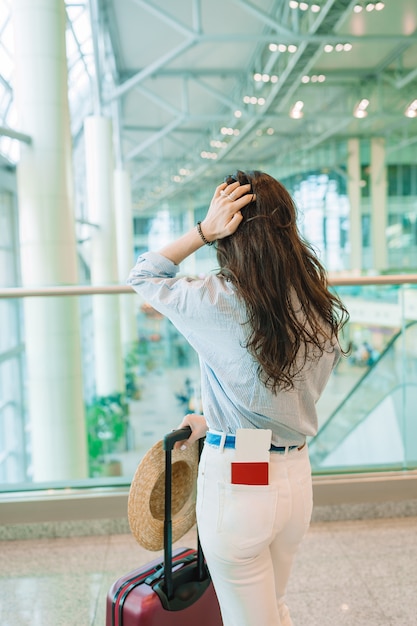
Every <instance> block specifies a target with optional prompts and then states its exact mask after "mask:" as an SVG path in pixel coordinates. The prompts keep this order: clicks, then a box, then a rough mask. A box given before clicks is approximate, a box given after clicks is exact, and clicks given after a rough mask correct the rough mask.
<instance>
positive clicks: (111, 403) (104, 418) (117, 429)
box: [86, 393, 129, 476]
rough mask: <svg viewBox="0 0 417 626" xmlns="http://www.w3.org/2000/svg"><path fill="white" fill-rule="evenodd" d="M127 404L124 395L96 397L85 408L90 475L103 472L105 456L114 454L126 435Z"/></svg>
mask: <svg viewBox="0 0 417 626" xmlns="http://www.w3.org/2000/svg"><path fill="white" fill-rule="evenodd" d="M128 409H129V407H128V403H127V402H126V398H125V395H124V394H121V393H115V394H111V395H109V396H97V397H95V398H93V401H92V402H91V403H90V404H89V405H88V406H87V407H86V422H87V437H88V455H89V467H90V474H91V475H93V476H95V475H100V474H102V472H103V467H104V465H103V464H104V460H105V456H106V455H108V454H110V453H112V452H114V451H115V449H116V446H117V443H118V442H119V441H120V440H121V439H122V438H123V437H124V436H125V435H126V429H127V423H128V412H129V411H128Z"/></svg>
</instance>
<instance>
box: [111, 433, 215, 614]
mask: <svg viewBox="0 0 417 626" xmlns="http://www.w3.org/2000/svg"><path fill="white" fill-rule="evenodd" d="M189 434H190V430H189V429H187V431H186V434H185V435H184V429H183V430H182V431H175V433H170V435H168V436H167V437H166V438H165V442H164V443H165V444H166V445H167V446H168V447H167V448H166V463H167V464H166V481H167V482H166V486H165V492H166V494H167V493H168V501H166V528H165V545H164V559H163V560H161V559H160V558H159V559H156V560H154V561H152V562H150V563H148V564H147V565H144V566H143V567H141V568H138V569H136V570H134V571H132V572H130V573H128V574H126V575H125V576H122V577H121V578H119V580H117V581H116V582H115V583H114V584H113V585H112V587H111V588H110V590H109V592H108V594H107V607H106V626H188V625H190V626H191V625H197V626H222V624H223V622H222V618H221V614H220V608H219V603H218V601H217V597H216V594H215V591H214V587H213V583H212V582H211V579H210V575H209V573H208V570H207V568H206V566H205V563H204V557H203V554H202V551H201V546H200V542H198V547H197V550H194V549H192V548H180V549H177V550H175V551H174V552H172V541H171V517H170V495H169V494H170V483H171V472H170V467H171V456H170V451H171V450H172V446H173V445H174V443H175V441H177V440H178V441H180V440H182V439H186V438H187V437H188V436H189ZM168 438H169V443H168V444H167V439H168ZM167 509H168V513H167Z"/></svg>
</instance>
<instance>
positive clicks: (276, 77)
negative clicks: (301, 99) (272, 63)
mask: <svg viewBox="0 0 417 626" xmlns="http://www.w3.org/2000/svg"><path fill="white" fill-rule="evenodd" d="M277 82H278V76H277V75H276V74H272V76H271V83H277Z"/></svg>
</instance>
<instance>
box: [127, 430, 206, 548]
mask: <svg viewBox="0 0 417 626" xmlns="http://www.w3.org/2000/svg"><path fill="white" fill-rule="evenodd" d="M197 468H198V443H197V442H196V443H194V444H192V445H191V446H187V448H186V449H185V450H173V451H172V541H173V542H174V541H177V540H178V539H181V537H182V536H183V535H185V533H186V532H187V531H188V530H189V529H190V528H192V526H194V524H195V521H196V516H195V500H196V482H197ZM164 514H165V451H164V449H163V442H162V441H158V443H156V444H155V445H154V446H153V447H152V448H151V449H150V450H149V451H148V452H147V453H146V454H145V456H144V457H143V459H142V461H141V462H140V463H139V465H138V467H137V469H136V472H135V475H134V477H133V480H132V483H131V485H130V491H129V500H128V518H129V525H130V530H131V531H132V534H133V536H134V537H135V539H136V541H137V542H138V543H139V544H140V545H141V546H142V547H144V548H146V549H147V550H152V551H157V550H161V549H162V548H163V546H164Z"/></svg>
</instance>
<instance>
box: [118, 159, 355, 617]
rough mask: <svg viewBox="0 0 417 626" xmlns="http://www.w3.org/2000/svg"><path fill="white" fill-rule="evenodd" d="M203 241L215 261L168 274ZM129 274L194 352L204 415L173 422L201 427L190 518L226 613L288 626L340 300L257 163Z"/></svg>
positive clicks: (335, 351) (288, 206)
mask: <svg viewBox="0 0 417 626" xmlns="http://www.w3.org/2000/svg"><path fill="white" fill-rule="evenodd" d="M213 243H216V247H217V258H218V262H219V265H220V270H219V272H218V273H217V275H210V276H207V277H206V278H204V279H196V278H190V277H182V278H181V277H179V278H177V277H176V273H177V271H178V265H179V264H180V263H181V262H182V261H183V260H184V259H185V258H186V257H188V256H189V255H190V254H193V253H194V252H195V251H196V250H198V249H199V248H200V247H202V246H203V245H212V244H213ZM129 283H130V284H131V285H132V287H133V288H134V289H135V290H136V291H138V292H139V293H140V294H141V295H142V296H143V297H144V298H145V299H146V301H147V302H149V303H151V304H152V306H154V307H155V309H157V310H158V311H160V312H161V313H163V314H164V315H166V316H167V317H168V318H169V319H170V320H171V321H172V322H173V323H174V324H175V326H176V327H177V328H178V329H179V331H180V332H181V333H183V334H184V336H185V337H186V338H187V340H188V341H189V343H190V344H191V345H192V346H193V347H194V349H195V350H196V351H197V353H198V355H199V358H200V366H201V390H202V403H203V408H204V416H202V415H187V416H186V417H185V418H184V420H183V422H182V424H181V426H184V425H189V426H191V428H192V435H191V437H190V439H189V441H188V443H190V442H193V441H195V440H196V439H197V438H200V437H203V436H205V435H206V433H207V436H206V442H205V446H204V450H203V454H202V457H201V461H200V467H199V477H198V488H197V523H198V528H199V535H200V539H201V543H202V546H203V550H204V554H205V557H206V560H207V564H208V567H209V570H210V573H211V576H212V579H213V583H214V586H215V589H216V593H217V596H218V599H219V603H220V607H221V611H222V617H223V622H224V625H225V626H277V625H281V626H291V625H292V624H293V622H292V620H291V618H290V615H289V611H288V608H287V606H286V604H285V591H286V587H287V582H288V578H289V574H290V569H291V565H292V561H293V557H294V554H295V552H296V550H297V548H298V546H299V545H300V542H301V540H302V538H303V537H304V535H305V533H306V531H307V529H308V526H309V523H310V517H311V511H312V484H311V469H310V463H309V458H308V450H307V446H306V437H307V436H312V435H314V434H315V433H316V432H317V415H316V410H315V403H316V402H317V400H318V399H319V397H320V394H321V393H322V391H323V388H324V386H325V384H326V382H327V380H328V378H329V376H330V373H331V371H332V369H333V367H334V366H335V364H336V362H337V360H338V358H339V355H340V352H341V350H340V347H339V344H338V340H337V336H338V332H339V331H340V329H341V327H342V325H343V323H344V322H345V321H346V319H347V313H346V310H345V309H344V307H343V305H342V304H341V302H340V301H339V300H338V299H337V297H336V296H335V295H333V294H332V293H331V292H330V291H329V290H328V288H327V282H326V276H325V272H324V269H323V267H322V266H321V264H320V262H319V261H318V259H317V258H316V257H315V255H314V253H313V252H312V250H311V248H310V247H309V246H308V245H307V244H306V243H305V242H304V241H303V240H302V239H301V237H300V234H299V232H298V229H297V225H296V209H295V206H294V203H293V201H292V199H291V197H290V195H289V194H288V192H287V190H286V189H285V188H284V187H283V186H282V185H281V184H280V183H279V182H278V181H276V180H275V179H274V178H272V177H271V176H269V175H267V174H264V173H262V172H257V171H255V172H247V173H244V172H237V173H236V174H235V175H234V176H231V177H228V178H227V179H226V182H225V183H223V184H221V185H219V186H218V187H217V189H216V191H215V193H214V196H213V198H212V201H211V204H210V207H209V210H208V212H207V215H206V217H205V218H204V220H203V221H202V222H201V223H200V222H199V223H198V224H197V226H196V228H193V229H192V230H190V231H189V232H188V233H186V234H185V235H183V236H182V237H180V238H179V239H177V240H176V241H174V242H173V243H170V244H168V245H167V246H165V247H164V248H162V250H160V251H159V252H158V253H155V252H148V253H146V254H144V255H142V256H140V257H139V259H138V261H137V264H136V266H135V268H134V269H133V270H132V272H131V275H130V277H129ZM207 431H208V432H207ZM182 445H187V442H183V443H182Z"/></svg>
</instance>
